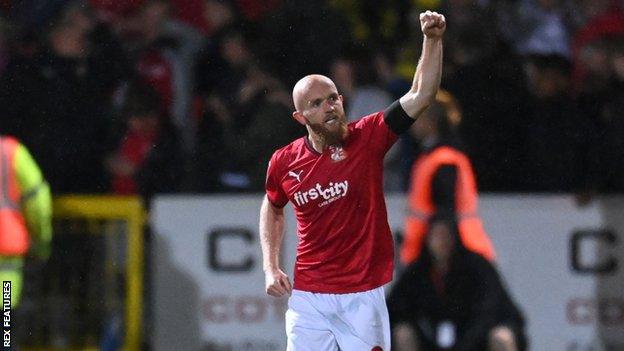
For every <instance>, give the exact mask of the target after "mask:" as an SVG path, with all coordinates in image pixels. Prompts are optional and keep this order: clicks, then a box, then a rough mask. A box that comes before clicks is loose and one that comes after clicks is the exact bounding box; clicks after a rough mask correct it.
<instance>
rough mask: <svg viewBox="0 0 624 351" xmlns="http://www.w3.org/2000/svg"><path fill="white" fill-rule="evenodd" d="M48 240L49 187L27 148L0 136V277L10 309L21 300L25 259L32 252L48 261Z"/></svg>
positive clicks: (49, 214)
mask: <svg viewBox="0 0 624 351" xmlns="http://www.w3.org/2000/svg"><path fill="white" fill-rule="evenodd" d="M51 241H52V198H51V196H50V188H49V186H48V184H47V183H46V181H45V179H44V178H43V175H42V174H41V171H40V170H39V167H38V166H37V163H36V162H35V161H34V159H33V158H32V156H31V155H30V153H29V152H28V150H27V149H26V147H25V146H24V145H22V144H21V143H20V142H19V141H17V140H16V139H15V138H12V137H8V136H4V135H0V277H1V278H2V281H3V282H6V281H10V282H11V292H12V295H11V306H12V307H13V308H15V307H17V306H18V305H19V302H20V297H21V293H22V279H23V266H24V259H25V258H26V256H27V255H28V254H29V253H31V254H33V256H35V257H37V258H39V259H43V260H47V259H48V257H49V256H50V252H51ZM31 243H32V245H31Z"/></svg>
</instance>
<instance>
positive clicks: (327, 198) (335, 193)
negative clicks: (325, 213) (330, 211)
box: [294, 180, 349, 207]
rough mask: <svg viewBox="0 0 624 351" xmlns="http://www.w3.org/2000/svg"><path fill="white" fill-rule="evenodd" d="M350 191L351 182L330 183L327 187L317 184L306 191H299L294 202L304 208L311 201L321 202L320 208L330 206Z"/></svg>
mask: <svg viewBox="0 0 624 351" xmlns="http://www.w3.org/2000/svg"><path fill="white" fill-rule="evenodd" d="M348 190H349V181H348V180H345V181H343V182H329V184H328V185H327V186H326V187H323V186H322V185H321V184H319V183H316V185H315V186H314V187H312V188H310V189H308V190H306V191H298V192H296V193H295V196H294V200H295V201H294V202H295V203H296V204H297V206H303V205H305V204H307V203H308V202H310V201H315V200H321V202H320V203H319V205H318V206H319V207H322V206H325V205H328V204H330V203H332V202H334V201H336V200H338V199H340V198H341V197H344V196H346V195H347V191H348Z"/></svg>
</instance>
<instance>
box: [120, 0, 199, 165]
mask: <svg viewBox="0 0 624 351" xmlns="http://www.w3.org/2000/svg"><path fill="white" fill-rule="evenodd" d="M172 11H173V8H172V5H171V3H170V1H169V0H146V1H145V2H144V3H143V4H142V5H141V7H140V9H139V11H138V13H137V14H136V15H135V16H134V17H131V19H130V20H129V21H128V23H129V25H128V27H127V28H126V40H127V41H128V42H130V43H131V45H130V47H131V49H132V51H133V52H134V54H135V57H136V70H137V72H138V75H139V76H140V77H141V78H142V79H143V80H144V81H146V82H148V83H149V84H150V85H152V86H153V87H154V89H156V91H157V92H158V93H159V95H160V97H161V99H162V101H163V103H164V108H165V109H166V114H167V115H168V116H170V117H171V122H172V123H173V125H175V126H176V128H177V129H178V130H179V131H180V137H181V141H182V144H181V145H182V147H183V149H182V150H183V151H184V152H185V153H190V152H191V150H193V148H194V146H195V135H196V129H197V126H196V123H195V120H194V119H192V118H191V116H192V113H191V111H192V101H193V96H192V87H193V81H192V77H193V76H194V71H193V68H194V65H193V62H194V60H195V55H196V54H197V52H199V50H200V48H201V45H202V43H203V37H202V35H201V33H200V32H199V31H198V30H196V29H194V28H193V27H191V26H189V25H187V24H185V23H183V22H180V21H178V20H176V19H174V18H173V16H172ZM132 39H134V40H132ZM183 156H184V155H183Z"/></svg>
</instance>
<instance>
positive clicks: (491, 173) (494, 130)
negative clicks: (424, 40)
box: [442, 17, 527, 191]
mask: <svg viewBox="0 0 624 351" xmlns="http://www.w3.org/2000/svg"><path fill="white" fill-rule="evenodd" d="M477 18H478V17H477ZM449 23H453V22H452V21H451V20H449ZM483 23H487V20H483V22H482V23H478V24H476V23H474V24H469V25H468V26H467V27H464V28H456V29H454V30H453V27H451V28H449V30H451V32H450V34H452V36H450V37H449V40H450V43H449V46H448V49H449V50H448V51H449V52H448V55H446V57H447V58H448V61H447V62H446V66H445V67H444V70H445V72H448V73H449V74H448V75H447V76H446V77H444V79H443V82H442V86H444V87H445V88H446V89H447V90H449V92H450V93H451V94H453V95H454V96H455V97H456V98H457V100H458V102H459V104H460V105H461V106H462V109H463V119H462V123H461V125H460V126H459V134H460V136H461V138H462V141H463V142H464V143H465V147H466V153H467V154H468V155H469V156H470V159H471V161H472V162H473V165H474V167H475V170H476V172H477V174H479V178H478V179H477V181H478V182H479V183H478V185H479V188H480V189H481V190H484V191H501V190H506V191H510V190H518V189H519V188H520V185H521V182H522V178H521V176H520V174H521V172H522V169H521V168H520V167H521V164H520V157H521V155H522V152H523V145H522V142H523V140H522V138H521V134H519V133H517V131H518V130H521V129H522V126H523V124H524V116H525V112H524V110H523V109H524V107H523V106H524V104H525V101H526V99H527V92H526V87H525V84H524V74H523V71H522V65H521V62H520V60H519V59H518V58H517V56H515V55H514V53H513V52H512V51H511V50H510V48H508V47H506V46H504V45H503V44H502V43H501V42H498V41H496V40H495V38H493V37H492V33H491V30H489V29H485V28H483V27H482V25H483Z"/></svg>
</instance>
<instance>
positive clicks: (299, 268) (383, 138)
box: [266, 112, 397, 294]
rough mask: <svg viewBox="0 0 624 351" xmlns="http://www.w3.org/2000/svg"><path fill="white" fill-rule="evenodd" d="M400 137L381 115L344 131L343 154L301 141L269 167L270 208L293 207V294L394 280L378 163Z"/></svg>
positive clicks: (362, 288)
mask: <svg viewBox="0 0 624 351" xmlns="http://www.w3.org/2000/svg"><path fill="white" fill-rule="evenodd" d="M396 140H397V135H396V134H395V133H394V132H393V131H391V130H390V129H389V127H388V126H387V125H386V123H385V121H384V114H383V112H378V113H376V114H372V115H369V116H366V117H363V118H362V119H360V120H358V121H356V122H352V123H350V124H349V135H348V137H347V139H346V140H345V141H344V142H343V145H342V146H341V147H330V148H327V149H326V150H325V151H324V152H323V153H318V152H317V151H315V150H314V149H313V148H312V146H311V144H310V142H309V140H308V138H307V137H303V138H300V139H297V140H295V141H294V142H292V143H291V144H289V145H287V146H286V147H283V148H281V149H279V150H277V151H276V152H275V153H274V154H273V156H272V158H271V161H270V163H269V168H268V171H267V183H266V191H267V197H268V199H269V201H270V202H271V203H272V204H273V205H274V206H277V207H284V206H285V205H286V204H287V203H288V201H290V202H291V203H292V204H293V206H294V210H295V215H296V217H297V234H298V237H299V244H298V247H297V259H296V263H295V274H294V288H295V289H298V290H304V291H311V292H318V293H334V294H342V293H353V292H360V291H366V290H370V289H374V288H376V287H379V286H381V285H383V284H385V283H387V282H389V281H390V280H392V271H393V256H394V252H393V240H392V235H391V233H390V228H389V226H388V219H387V213H386V204H385V200H384V196H383V185H382V184H383V159H384V155H385V154H386V152H387V151H388V149H389V148H390V147H391V146H392V144H393V143H394V142H395V141H396Z"/></svg>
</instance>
